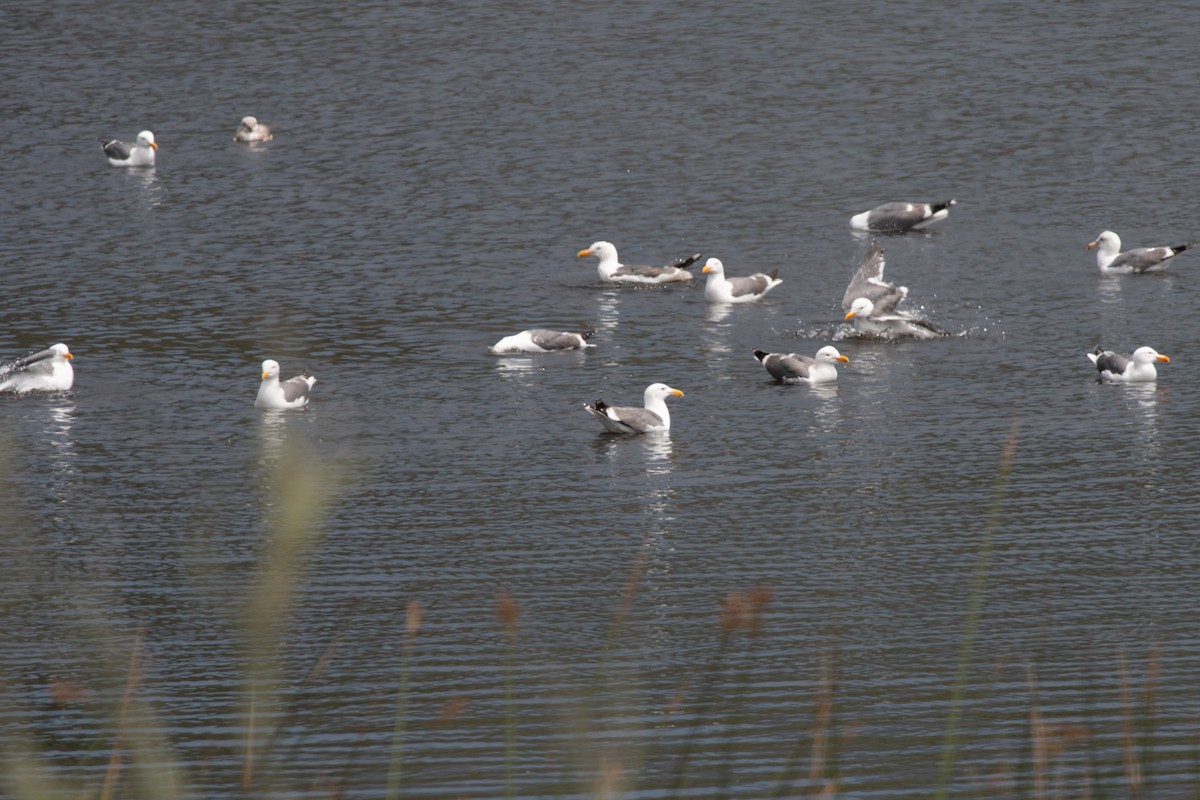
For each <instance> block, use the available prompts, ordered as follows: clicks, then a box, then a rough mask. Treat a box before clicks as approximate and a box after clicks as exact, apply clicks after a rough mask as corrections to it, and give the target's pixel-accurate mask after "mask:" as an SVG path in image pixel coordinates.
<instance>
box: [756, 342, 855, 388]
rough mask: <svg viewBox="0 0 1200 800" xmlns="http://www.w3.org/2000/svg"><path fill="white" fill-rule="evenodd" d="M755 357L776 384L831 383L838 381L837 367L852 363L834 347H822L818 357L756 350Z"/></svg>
mask: <svg viewBox="0 0 1200 800" xmlns="http://www.w3.org/2000/svg"><path fill="white" fill-rule="evenodd" d="M754 357H755V358H757V359H758V360H759V361H761V362H762V365H763V366H764V367H766V368H767V372H769V373H771V377H772V378H774V379H775V382H776V383H830V382H831V381H836V380H837V377H838V373H837V365H838V364H839V363H841V364H848V363H850V359H848V358H846V357H845V356H844V355H842V354H841V353H839V352H838V351H837V348H836V347H833V346H832V345H826V346H825V347H822V348H821V349H820V350H818V351H817V355H816V357H811V356H802V355H798V354H796V353H767V352H764V351H762V350H755V351H754Z"/></svg>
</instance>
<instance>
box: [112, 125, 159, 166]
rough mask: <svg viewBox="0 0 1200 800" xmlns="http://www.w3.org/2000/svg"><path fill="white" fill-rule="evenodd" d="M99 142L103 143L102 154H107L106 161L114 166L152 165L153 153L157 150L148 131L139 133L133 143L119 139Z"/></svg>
mask: <svg viewBox="0 0 1200 800" xmlns="http://www.w3.org/2000/svg"><path fill="white" fill-rule="evenodd" d="M100 144H102V145H104V155H106V156H108V163H110V164H112V165H113V166H114V167H153V166H154V153H155V152H156V151H157V150H158V145H157V144H156V143H155V141H154V134H153V133H151V132H150V131H142V132H141V133H139V134H138V135H137V142H135V143H134V144H129V142H122V141H121V140H120V139H101V140H100Z"/></svg>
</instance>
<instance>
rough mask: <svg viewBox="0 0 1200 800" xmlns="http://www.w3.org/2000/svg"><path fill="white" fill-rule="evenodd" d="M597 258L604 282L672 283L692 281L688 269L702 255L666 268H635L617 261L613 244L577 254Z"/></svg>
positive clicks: (689, 257) (609, 243)
mask: <svg viewBox="0 0 1200 800" xmlns="http://www.w3.org/2000/svg"><path fill="white" fill-rule="evenodd" d="M577 255H578V256H579V257H580V258H583V257H584V256H596V258H598V259H600V265H599V272H600V280H602V281H620V282H622V283H671V282H672V281H690V280H691V279H692V273H690V272H688V271H687V267H690V266H691V265H692V264H695V263H696V262H697V261H699V260H700V254H699V253H696V254H695V255H692V256H688V257H686V258H681V259H679V260H678V261H676V262H674V263H672V264H668V265H667V266H665V267H633V266H626V265H624V264H622V263H621V262H620V261H618V260H617V248H616V247H615V246H614V245H613V243H612V242H592V246H591V247H589V248H587V249H586V250H580V251H579V253H578V254H577Z"/></svg>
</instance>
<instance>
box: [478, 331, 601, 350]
mask: <svg viewBox="0 0 1200 800" xmlns="http://www.w3.org/2000/svg"><path fill="white" fill-rule="evenodd" d="M595 333H596V332H595V331H584V332H583V333H571V332H569V331H551V330H546V329H545V328H531V329H529V330H527V331H521V332H520V333H514V334H513V335H512V336H505V337H504V338H503V339H501V340H500V341H498V342H496V343H495V344H494V345H492V346H491V347H490V348H488V352H489V353H492V354H493V355H503V354H506V353H550V352H553V351H555V350H583V349H584V348H586V347H595V345H594V344H591V345H590V344H588V343H587V340H588V339H590V338H591V337H592V336H594V335H595Z"/></svg>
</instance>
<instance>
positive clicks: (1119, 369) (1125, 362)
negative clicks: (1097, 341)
mask: <svg viewBox="0 0 1200 800" xmlns="http://www.w3.org/2000/svg"><path fill="white" fill-rule="evenodd" d="M1127 366H1129V359H1128V358H1126V357H1125V356H1123V355H1121V354H1120V353H1114V352H1113V351H1112V350H1105V351H1104V352H1103V353H1101V354H1100V355H1099V356H1097V357H1096V369H1097V370H1099V371H1100V372H1104V371H1105V370H1108V371H1109V372H1111V373H1113V374H1114V375H1121V374H1124V372H1125V368H1126V367H1127Z"/></svg>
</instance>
